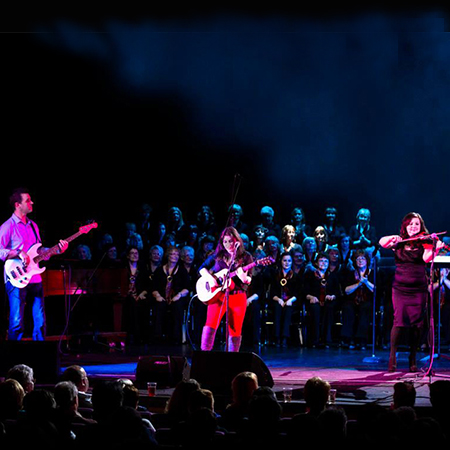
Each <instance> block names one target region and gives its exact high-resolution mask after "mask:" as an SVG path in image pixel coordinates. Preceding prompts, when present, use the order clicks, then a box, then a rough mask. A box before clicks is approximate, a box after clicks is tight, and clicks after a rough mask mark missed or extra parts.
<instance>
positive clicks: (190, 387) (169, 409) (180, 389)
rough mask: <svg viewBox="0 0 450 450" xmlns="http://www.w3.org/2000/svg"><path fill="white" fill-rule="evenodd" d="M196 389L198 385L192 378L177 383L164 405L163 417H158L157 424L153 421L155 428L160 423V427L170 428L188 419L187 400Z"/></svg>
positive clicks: (198, 387)
mask: <svg viewBox="0 0 450 450" xmlns="http://www.w3.org/2000/svg"><path fill="white" fill-rule="evenodd" d="M198 389H200V384H199V383H198V381H196V380H194V379H192V378H191V379H189V380H182V381H179V382H178V383H177V385H176V386H175V389H174V390H173V392H172V395H171V396H170V398H169V400H168V402H167V404H166V407H165V410H164V416H163V417H161V415H158V422H156V420H155V421H154V422H155V426H156V427H158V424H159V423H161V426H162V427H164V428H170V427H172V426H173V425H175V424H177V423H179V422H182V421H186V420H187V418H188V417H189V398H190V396H191V394H192V392H194V391H197V390H198ZM155 419H156V417H155Z"/></svg>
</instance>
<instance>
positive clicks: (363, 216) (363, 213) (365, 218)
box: [356, 208, 370, 228]
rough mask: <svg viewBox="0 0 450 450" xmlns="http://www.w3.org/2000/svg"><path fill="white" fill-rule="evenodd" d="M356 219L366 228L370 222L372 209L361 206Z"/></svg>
mask: <svg viewBox="0 0 450 450" xmlns="http://www.w3.org/2000/svg"><path fill="white" fill-rule="evenodd" d="M356 221H357V223H358V225H360V226H361V227H362V228H365V227H366V226H367V225H369V222H370V211H369V210H368V209H367V208H361V209H360V210H359V211H358V213H357V214H356Z"/></svg>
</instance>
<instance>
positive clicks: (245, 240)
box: [241, 233, 251, 252]
mask: <svg viewBox="0 0 450 450" xmlns="http://www.w3.org/2000/svg"><path fill="white" fill-rule="evenodd" d="M241 239H242V242H243V243H244V248H245V251H246V252H250V250H251V249H250V238H249V237H248V236H247V235H246V234H245V233H241Z"/></svg>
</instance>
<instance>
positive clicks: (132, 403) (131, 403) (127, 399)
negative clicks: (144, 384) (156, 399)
mask: <svg viewBox="0 0 450 450" xmlns="http://www.w3.org/2000/svg"><path fill="white" fill-rule="evenodd" d="M139 396H140V394H139V390H138V388H137V387H136V386H134V385H133V383H131V382H129V383H124V385H123V406H127V407H129V408H133V409H134V410H136V411H138V412H139V411H140V415H142V414H144V411H146V409H142V407H141V406H140V405H139ZM147 414H148V415H149V416H150V413H147ZM142 422H143V424H144V425H145V427H146V428H148V429H149V430H150V432H151V434H152V435H153V436H154V435H155V432H156V430H155V427H154V426H153V424H152V423H151V421H150V419H149V418H147V417H142Z"/></svg>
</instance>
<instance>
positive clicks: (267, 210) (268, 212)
mask: <svg viewBox="0 0 450 450" xmlns="http://www.w3.org/2000/svg"><path fill="white" fill-rule="evenodd" d="M259 214H260V217H261V224H262V226H263V227H265V228H267V230H268V231H267V235H273V236H276V237H277V238H278V239H280V237H281V227H280V225H278V224H277V223H275V221H274V217H275V211H274V210H273V208H272V207H271V206H263V207H262V208H261V211H260V213H259Z"/></svg>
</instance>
